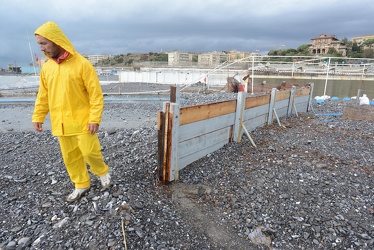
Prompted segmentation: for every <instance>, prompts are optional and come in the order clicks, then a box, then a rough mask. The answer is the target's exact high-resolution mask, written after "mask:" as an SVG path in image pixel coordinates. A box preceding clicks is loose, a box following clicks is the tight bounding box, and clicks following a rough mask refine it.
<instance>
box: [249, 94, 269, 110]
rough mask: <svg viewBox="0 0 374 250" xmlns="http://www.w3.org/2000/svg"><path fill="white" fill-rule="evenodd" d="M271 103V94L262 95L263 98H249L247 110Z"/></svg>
mask: <svg viewBox="0 0 374 250" xmlns="http://www.w3.org/2000/svg"><path fill="white" fill-rule="evenodd" d="M269 103H270V94H266V95H261V96H251V97H247V98H246V100H245V108H244V109H250V108H254V107H258V106H262V105H265V104H269Z"/></svg>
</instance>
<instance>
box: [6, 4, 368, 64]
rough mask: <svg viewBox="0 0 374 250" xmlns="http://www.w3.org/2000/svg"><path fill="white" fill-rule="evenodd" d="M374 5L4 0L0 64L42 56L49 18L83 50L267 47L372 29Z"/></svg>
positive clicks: (252, 49)
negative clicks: (42, 32) (39, 35)
mask: <svg viewBox="0 0 374 250" xmlns="http://www.w3.org/2000/svg"><path fill="white" fill-rule="evenodd" d="M373 13H374V2H373V0H357V1H351V0H53V1H52V0H33V1H31V0H29V1H28V0H11V1H5V0H3V1H1V3H0V32H1V37H0V67H3V68H6V67H7V65H8V64H13V65H14V64H16V65H19V66H26V65H28V64H29V63H30V62H31V60H32V59H31V54H34V53H36V54H37V55H38V56H39V57H42V53H41V52H40V50H39V47H38V46H37V44H36V42H35V38H34V35H33V33H34V31H35V30H36V28H37V27H39V26H40V25H42V24H43V23H44V22H46V21H54V22H56V23H57V24H58V25H59V26H60V27H61V29H62V30H63V31H64V32H65V34H66V35H67V36H68V38H69V39H70V40H71V41H72V43H73V44H74V46H75V48H76V50H77V51H78V52H80V53H81V54H113V55H117V54H127V53H148V52H161V51H163V52H167V51H173V50H179V51H184V52H198V53H201V52H210V51H227V50H232V49H236V50H239V51H248V52H255V51H257V50H258V51H260V52H261V53H267V52H268V51H269V50H272V49H279V48H295V49H296V48H297V47H299V46H300V45H302V44H306V43H310V42H311V38H314V37H316V36H319V35H320V34H326V35H335V37H336V38H338V39H339V40H341V39H343V38H344V37H347V38H348V39H351V38H352V37H355V36H363V35H373V34H374V18H373ZM29 44H30V45H31V51H32V52H30V45H29ZM281 45H286V46H281Z"/></svg>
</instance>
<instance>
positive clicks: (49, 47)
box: [35, 35, 64, 58]
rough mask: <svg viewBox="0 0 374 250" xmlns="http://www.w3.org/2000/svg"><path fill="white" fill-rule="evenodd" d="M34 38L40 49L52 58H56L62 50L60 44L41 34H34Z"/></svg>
mask: <svg viewBox="0 0 374 250" xmlns="http://www.w3.org/2000/svg"><path fill="white" fill-rule="evenodd" d="M35 38H36V42H37V43H38V44H39V45H40V50H41V51H43V52H44V53H46V54H48V55H49V56H50V57H52V58H58V57H59V56H60V55H62V53H63V52H64V50H63V49H62V48H61V47H60V46H58V45H57V44H55V43H54V42H52V41H50V40H48V39H47V38H45V37H43V36H41V35H35Z"/></svg>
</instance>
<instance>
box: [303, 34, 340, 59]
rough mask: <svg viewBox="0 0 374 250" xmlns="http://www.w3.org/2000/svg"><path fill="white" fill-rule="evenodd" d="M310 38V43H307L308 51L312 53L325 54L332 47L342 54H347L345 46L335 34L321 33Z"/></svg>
mask: <svg viewBox="0 0 374 250" xmlns="http://www.w3.org/2000/svg"><path fill="white" fill-rule="evenodd" d="M311 40H312V43H311V44H309V52H310V54H312V55H322V56H323V55H326V54H327V53H328V51H329V49H330V48H334V49H335V50H336V51H337V52H341V53H342V56H346V55H347V46H346V45H345V44H344V43H343V42H341V41H339V39H337V38H336V37H335V35H331V36H327V35H325V34H321V35H319V36H317V37H315V38H312V39H311Z"/></svg>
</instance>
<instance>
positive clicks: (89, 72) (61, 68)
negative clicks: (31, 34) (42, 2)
mask: <svg viewBox="0 0 374 250" xmlns="http://www.w3.org/2000/svg"><path fill="white" fill-rule="evenodd" d="M35 34H38V35H41V36H43V37H45V38H47V39H48V40H50V41H52V42H54V43H55V44H57V45H59V46H61V47H62V48H63V49H65V50H66V51H68V52H69V54H70V55H69V56H68V57H67V58H66V59H65V60H64V61H63V62H61V63H60V64H58V63H57V62H55V61H54V60H52V59H51V58H49V60H48V61H47V62H46V63H45V64H44V65H43V67H42V69H41V72H40V86H39V92H38V95H37V98H36V101H35V109H34V113H33V115H32V122H42V123H43V122H44V118H45V116H46V115H47V114H48V112H49V113H50V119H51V126H52V134H53V135H54V136H69V135H80V134H85V133H89V132H90V131H89V130H88V123H97V124H100V121H101V118H102V113H103V107H104V97H103V94H102V89H101V86H100V82H99V79H98V76H97V73H96V71H95V68H94V67H93V66H92V64H91V63H90V62H89V61H88V60H86V59H85V58H84V57H83V56H82V55H80V54H79V53H78V52H77V51H75V49H74V46H73V45H72V43H71V42H70V41H69V39H68V38H67V37H66V36H65V34H64V33H63V31H62V30H61V29H60V28H59V27H58V26H57V24H55V23H54V22H47V23H45V24H43V25H42V26H40V27H39V28H38V29H37V30H36V31H35ZM45 56H47V57H49V56H48V54H46V53H45Z"/></svg>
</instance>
